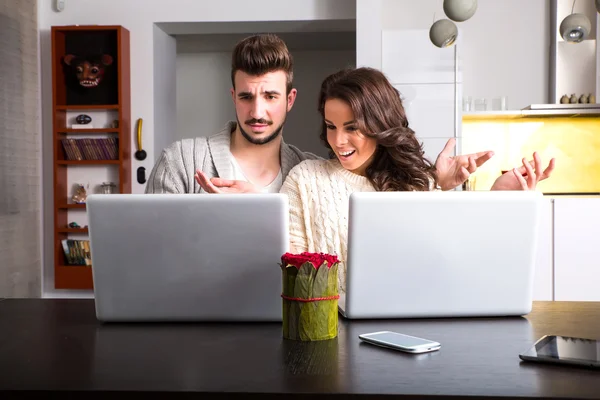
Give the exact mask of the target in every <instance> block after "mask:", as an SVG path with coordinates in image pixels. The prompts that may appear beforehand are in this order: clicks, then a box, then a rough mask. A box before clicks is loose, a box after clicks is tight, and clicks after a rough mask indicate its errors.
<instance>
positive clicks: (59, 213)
mask: <svg viewBox="0 0 600 400" xmlns="http://www.w3.org/2000/svg"><path fill="white" fill-rule="evenodd" d="M51 38H52V115H53V121H52V122H53V123H52V125H53V129H52V135H53V139H54V140H53V186H54V239H53V240H54V287H55V288H57V289H93V279H92V267H89V266H84V265H81V266H80V265H67V264H68V263H67V260H66V258H65V255H64V251H63V247H62V241H63V240H65V239H70V238H71V235H76V236H77V237H76V238H77V239H81V236H82V235H88V229H87V228H69V227H68V225H69V222H71V220H72V219H73V216H74V215H77V213H85V212H86V205H85V204H73V203H72V201H71V198H70V196H71V193H72V188H73V186H74V185H76V184H84V185H87V184H90V187H89V189H87V190H88V194H90V193H93V185H92V184H93V183H95V184H100V183H101V182H90V181H84V182H71V181H69V179H68V178H69V173H68V172H69V170H70V169H71V168H86V167H90V166H94V167H96V168H98V167H100V168H108V169H115V171H113V173H112V174H111V176H113V175H116V176H118V182H115V183H116V185H117V192H119V193H131V184H132V182H131V157H132V153H131V71H130V40H129V31H128V30H127V29H125V28H124V27H122V26H106V25H104V26H103V25H90V26H72V25H71V26H53V27H52V29H51ZM67 54H73V55H76V56H96V55H101V54H108V55H110V56H111V57H112V60H113V62H112V64H111V65H109V66H108V67H107V68H106V73H105V75H104V79H103V81H101V82H100V84H99V85H98V86H96V87H92V88H84V87H82V86H80V85H78V82H77V81H76V80H74V79H72V78H73V76H74V75H73V74H72V73H71V72H72V71H70V70H69V67H68V66H66V65H65V63H64V56H65V55H67ZM88 113H89V114H93V115H94V117H92V123H93V128H90V129H78V128H76V127H75V128H74V127H73V124H74V119H75V117H76V116H77V115H79V114H88ZM115 120H116V121H117V122H118V125H111V123H112V122H114V121H115ZM98 121H101V122H100V123H99V122H98ZM114 126H118V127H116V128H115V127H114ZM84 135H90V136H94V135H95V136H96V137H98V138H102V139H103V138H110V140H114V139H116V141H114V142H113V143H114V144H113V145H112V147H111V151H114V152H116V153H117V154H116V156H114V153H113V157H112V159H111V157H104V156H103V155H104V154H109V153H108V151H109V150H108V149H106V148H105V147H102V146H104V144H96V143H106V141H103V140H99V141H98V140H97V141H96V142H94V141H93V140H92V141H91V143H93V145H92V146H91V147H87V148H86V149H85V150H86V151H89V152H90V153H86V154H83V155H84V157H83V159H73V158H72V157H71V156H72V155H73V154H72V153H70V154H69V153H68V152H67V150H66V149H65V146H67V147H68V143H71V142H73V143H75V142H77V140H73V141H68V143H67V144H63V141H62V140H63V139H71V136H74V137H80V138H81V137H83V136H84ZM73 139H75V138H73ZM94 140H95V139H94ZM77 143H85V142H82V141H79V142H77ZM77 146H78V147H77V148H76V149H80V148H79V146H83V145H80V144H78V145H77ZM95 146H97V147H95ZM81 150H83V147H82V148H81ZM70 151H71V152H72V151H73V150H70ZM82 153H83V152H82ZM92 153H94V157H91V155H92ZM84 171H85V170H84ZM115 172H116V174H115ZM78 175H79V176H81V175H80V174H78ZM90 179H94V178H93V177H90ZM84 240H85V239H84Z"/></svg>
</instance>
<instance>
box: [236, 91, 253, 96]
mask: <svg viewBox="0 0 600 400" xmlns="http://www.w3.org/2000/svg"><path fill="white" fill-rule="evenodd" d="M242 96H252V93H250V92H239V93H238V97H242Z"/></svg>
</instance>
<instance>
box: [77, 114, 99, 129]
mask: <svg viewBox="0 0 600 400" xmlns="http://www.w3.org/2000/svg"><path fill="white" fill-rule="evenodd" d="M91 122H92V117H90V116H89V115H87V114H79V115H78V116H77V117H75V123H74V124H72V125H71V128H73V129H94V125H92V124H91Z"/></svg>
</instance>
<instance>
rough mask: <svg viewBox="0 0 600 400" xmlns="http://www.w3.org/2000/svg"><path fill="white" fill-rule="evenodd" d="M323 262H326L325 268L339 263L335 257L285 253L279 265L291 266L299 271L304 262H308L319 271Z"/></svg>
mask: <svg viewBox="0 0 600 400" xmlns="http://www.w3.org/2000/svg"><path fill="white" fill-rule="evenodd" d="M325 261H327V268H331V266H332V265H333V264H335V263H337V262H339V260H338V258H337V256H336V255H332V254H324V253H308V252H304V253H300V254H292V253H285V254H284V255H282V256H281V263H282V264H283V265H293V266H294V267H296V268H298V269H300V267H301V266H302V264H304V263H305V262H310V263H311V264H312V265H313V266H314V267H315V268H316V269H319V267H320V266H321V265H323V263H324V262H325Z"/></svg>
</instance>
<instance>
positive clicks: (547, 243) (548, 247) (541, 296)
mask: <svg viewBox="0 0 600 400" xmlns="http://www.w3.org/2000/svg"><path fill="white" fill-rule="evenodd" d="M553 218H554V210H553V202H552V199H546V201H545V203H544V207H543V210H542V215H541V221H540V226H539V234H538V241H537V257H536V263H535V275H534V280H533V300H539V301H551V300H553V297H554V296H553V289H554V287H553V282H552V273H553V269H554V264H553V258H552V255H553V251H554V250H553V248H552V240H553V237H554V233H553V232H552V226H553Z"/></svg>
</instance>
